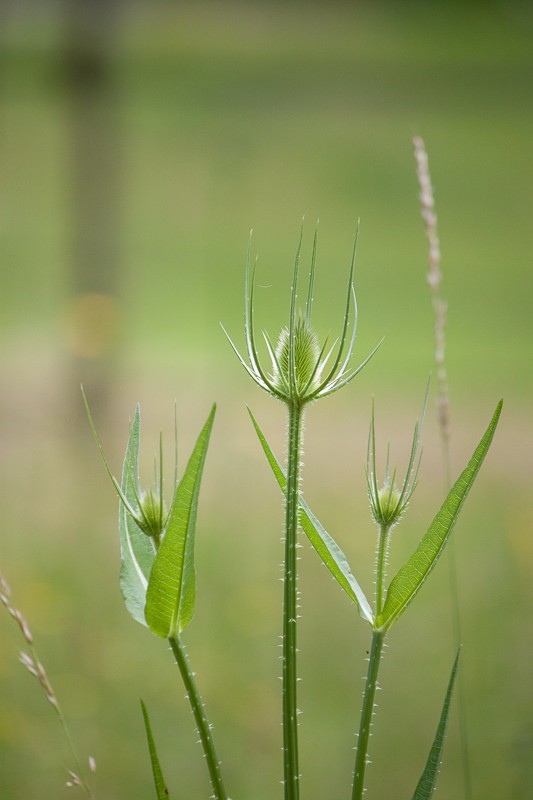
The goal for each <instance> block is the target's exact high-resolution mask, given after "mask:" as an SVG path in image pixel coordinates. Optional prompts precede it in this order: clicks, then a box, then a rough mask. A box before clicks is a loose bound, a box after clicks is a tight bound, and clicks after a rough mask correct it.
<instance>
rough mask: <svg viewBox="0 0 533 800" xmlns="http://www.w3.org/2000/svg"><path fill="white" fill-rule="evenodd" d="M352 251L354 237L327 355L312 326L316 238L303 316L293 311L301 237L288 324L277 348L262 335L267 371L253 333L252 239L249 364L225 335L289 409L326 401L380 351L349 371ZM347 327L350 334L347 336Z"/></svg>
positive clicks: (248, 279)
mask: <svg viewBox="0 0 533 800" xmlns="http://www.w3.org/2000/svg"><path fill="white" fill-rule="evenodd" d="M356 245H357V235H356V237H355V243H354V248H353V254H352V261H351V266H350V274H349V280H348V291H347V297H346V305H345V310H344V320H343V324H342V330H341V334H340V336H339V337H338V339H337V340H336V341H335V342H334V344H333V346H332V347H331V348H330V349H329V350H328V351H326V346H327V340H326V341H325V342H324V344H323V345H322V346H320V343H319V339H318V336H317V334H316V332H315V331H314V329H313V327H312V325H311V311H312V306H313V288H314V280H315V266H316V246H317V235H316V233H315V237H314V242H313V255H312V260H311V269H310V273H309V283H308V289H307V300H306V303H305V311H303V310H302V309H299V308H297V304H296V300H297V290H298V273H299V269H300V253H301V247H302V236H300V242H299V244H298V249H297V252H296V259H295V263H294V271H293V279H292V288H291V301H290V310H289V324H288V325H287V326H285V327H284V328H282V330H281V332H280V334H279V336H278V341H277V344H276V346H275V347H274V346H273V344H272V341H271V339H270V337H269V335H268V334H267V333H264V334H263V336H264V339H265V343H266V347H267V350H268V353H269V356H270V359H271V362H272V364H271V367H270V368H269V369H265V368H264V367H263V365H262V364H261V361H260V359H259V355H258V351H257V345H256V339H255V331H254V288H255V266H254V267H253V268H252V267H251V265H250V261H251V259H250V253H251V234H250V241H249V245H248V255H247V260H246V283H245V309H244V330H245V336H246V351H247V356H248V358H247V359H245V358H243V356H241V354H240V353H239V351H238V349H237V347H236V346H235V345H234V344H233V341H232V340H231V338H230V337H229V336H228V334H227V333H226V331H225V330H224V332H225V333H226V336H228V339H229V341H230V344H231V346H232V347H233V349H234V351H235V353H236V354H237V357H238V358H239V361H240V362H241V364H242V365H243V367H244V368H245V370H246V371H247V373H248V374H249V375H250V377H251V378H252V379H253V380H254V381H255V382H256V383H257V385H258V386H260V387H261V388H262V389H264V390H265V391H267V392H269V393H270V394H272V395H274V397H277V398H278V399H279V400H282V401H283V402H284V403H286V404H288V405H292V404H299V405H302V406H303V405H304V404H306V403H309V402H310V401H312V400H317V399H319V398H321V397H327V395H329V394H332V393H333V392H336V391H337V390H338V389H340V388H341V387H342V386H345V385H346V384H347V383H349V382H350V381H351V380H352V378H354V377H355V376H356V375H357V374H358V373H359V372H360V371H361V370H362V369H363V367H364V366H365V365H366V364H367V363H368V361H369V360H370V359H371V358H372V356H373V355H374V353H375V352H376V350H377V349H378V347H379V344H378V345H377V347H375V348H374V350H373V351H372V352H371V353H370V355H369V356H367V358H365V360H364V361H363V362H362V363H361V364H359V366H358V367H355V368H353V367H351V366H350V361H351V358H352V354H353V349H354V345H355V334H356V330H357V303H356V299H355V290H354V286H353V275H354V268H355V253H356ZM350 326H351V332H349V328H350Z"/></svg>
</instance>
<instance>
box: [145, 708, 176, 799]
mask: <svg viewBox="0 0 533 800" xmlns="http://www.w3.org/2000/svg"><path fill="white" fill-rule="evenodd" d="M141 708H142V712H143V719H144V727H145V730H146V738H147V740H148V750H149V752H150V761H151V762H152V772H153V774H154V785H155V793H156V795H157V800H167V798H169V797H170V794H169V791H168V789H167V786H166V783H165V779H164V777H163V771H162V770H161V765H160V763H159V757H158V755H157V750H156V747H155V742H154V737H153V736H152V728H151V726H150V719H149V717H148V711H147V710H146V706H145V705H144V703H143V701H142V700H141Z"/></svg>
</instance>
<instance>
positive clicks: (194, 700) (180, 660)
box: [168, 636, 230, 800]
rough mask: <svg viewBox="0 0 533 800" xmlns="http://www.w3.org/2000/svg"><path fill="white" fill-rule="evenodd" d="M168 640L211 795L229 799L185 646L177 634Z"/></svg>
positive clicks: (216, 797)
mask: <svg viewBox="0 0 533 800" xmlns="http://www.w3.org/2000/svg"><path fill="white" fill-rule="evenodd" d="M168 641H169V643H170V647H171V648H172V652H173V653H174V657H175V659H176V664H177V665H178V669H179V671H180V673H181V677H182V680H183V683H184V685H185V690H186V692H187V697H188V699H189V703H190V704H191V710H192V713H193V715H194V720H195V722H196V727H197V729H198V734H199V736H200V741H201V743H202V748H203V751H204V755H205V760H206V762H207V768H208V770H209V777H210V779H211V786H212V789H213V797H214V798H215V800H230V798H228V795H227V792H226V789H225V787H224V782H223V780H222V773H221V770H220V761H219V760H218V756H217V753H216V750H215V743H214V741H213V736H212V733H211V726H210V724H209V721H208V719H207V715H206V712H205V706H204V704H203V701H202V698H201V696H200V692H199V691H198V687H197V685H196V681H195V679H194V673H193V672H192V670H191V667H190V664H189V660H188V658H187V653H186V652H185V647H184V646H183V643H182V641H181V639H180V637H179V636H175V637H174V636H171V637H170V638H169V640H168Z"/></svg>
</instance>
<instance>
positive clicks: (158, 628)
mask: <svg viewBox="0 0 533 800" xmlns="http://www.w3.org/2000/svg"><path fill="white" fill-rule="evenodd" d="M82 391H83V390H82ZM83 400H84V404H85V410H86V413H87V417H88V419H89V424H90V426H91V429H92V432H93V436H94V438H95V441H96V444H97V447H98V450H99V452H100V455H101V458H102V460H103V463H104V466H105V469H106V471H107V473H108V475H109V477H110V479H111V481H112V483H113V486H114V488H115V491H116V493H117V495H118V498H119V526H118V527H119V538H120V560H121V566H120V579H119V583H120V588H121V591H122V595H123V598H124V603H125V605H126V608H127V610H128V611H129V613H130V615H131V616H132V618H133V619H134V620H135V621H136V622H138V623H140V624H141V625H143V626H145V627H146V628H148V629H149V630H150V631H151V632H152V633H154V634H156V635H157V636H159V637H161V638H163V639H167V640H168V643H169V645H170V649H171V651H172V653H173V656H174V659H175V662H176V665H177V667H178V669H179V672H180V674H181V678H182V681H183V685H184V687H185V690H186V696H187V698H188V700H189V703H190V706H191V711H192V713H193V716H194V720H195V724H196V728H197V732H198V736H199V741H200V744H201V746H202V749H203V753H204V756H205V761H206V765H207V769H208V773H209V779H210V783H211V790H212V797H213V798H214V800H231V799H230V797H229V795H228V793H227V791H226V787H225V784H224V780H223V777H222V769H221V764H220V761H219V758H218V755H217V751H216V748H215V742H214V737H213V730H212V727H213V726H212V724H211V723H210V722H209V720H208V718H207V713H206V710H205V705H204V702H203V700H202V697H201V694H200V691H199V688H198V685H197V681H196V677H195V673H194V672H193V670H192V668H191V666H190V662H189V658H188V655H187V652H186V649H185V646H184V643H183V636H182V634H183V631H184V630H185V628H186V627H187V626H188V625H189V623H190V622H191V620H192V618H193V615H194V609H195V601H196V572H195V563H194V544H195V534H196V517H197V509H198V497H199V492H200V484H201V480H202V474H203V469H204V464H205V459H206V454H207V448H208V444H209V439H210V436H211V430H212V427H213V422H214V418H215V411H216V406H215V405H213V406H212V408H211V411H210V413H209V415H208V417H207V420H206V422H205V424H204V426H203V428H202V430H201V432H200V434H199V436H198V439H197V440H196V443H195V445H194V448H193V451H192V453H191V456H190V458H189V460H188V462H187V465H186V467H185V470H184V472H183V475H182V476H181V478H180V479H178V459H177V434H176V435H175V468H174V479H173V485H172V491H171V496H170V501H169V503H168V505H167V503H166V502H165V499H164V496H163V490H164V474H163V472H164V471H163V464H164V460H163V444H162V439H161V437H160V441H159V464H158V465H156V469H155V477H154V481H153V483H152V485H150V486H148V488H146V489H143V488H142V487H141V484H140V478H139V450H140V433H141V412H140V408H139V406H137V408H136V410H135V415H134V417H133V421H132V422H131V425H130V433H129V439H128V444H127V448H126V454H125V457H124V464H123V468H122V479H121V481H120V482H119V481H118V480H117V479H116V478H115V476H114V475H113V473H112V471H111V468H110V466H109V463H108V461H107V458H106V456H105V454H104V450H103V448H102V445H101V443H100V440H99V438H98V434H97V432H96V427H95V425H94V422H93V419H92V416H91V412H90V409H89V405H88V402H87V399H86V397H85V394H83ZM176 428H177V426H175V429H176ZM141 709H142V716H143V720H144V726H145V732H146V737H147V742H148V749H149V755H150V761H151V766H152V773H153V779H154V786H155V790H156V796H157V799H158V800H167V798H169V797H170V791H169V789H168V786H167V783H166V781H165V778H164V775H163V769H162V766H161V763H160V759H159V756H158V753H157V748H156V744H155V737H154V734H153V730H152V726H151V723H150V718H149V715H148V710H147V708H146V705H145V704H144V702H143V701H142V700H141Z"/></svg>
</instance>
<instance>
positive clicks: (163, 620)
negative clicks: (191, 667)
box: [145, 406, 216, 637]
mask: <svg viewBox="0 0 533 800" xmlns="http://www.w3.org/2000/svg"><path fill="white" fill-rule="evenodd" d="M215 410H216V407H215V406H213V407H212V409H211V412H210V414H209V417H208V418H207V422H206V423H205V425H204V427H203V429H202V431H201V433H200V436H199V437H198V439H197V441H196V444H195V446H194V450H193V452H192V455H191V457H190V459H189V462H188V464H187V467H186V469H185V473H184V475H183V477H182V479H181V481H180V483H179V485H178V488H177V490H176V492H175V495H174V499H173V502H172V507H171V509H170V513H169V517H168V522H167V524H166V527H165V533H164V537H163V540H162V542H161V544H160V546H159V550H158V551H157V555H156V558H155V561H154V564H153V567H152V572H151V575H150V580H149V583H148V589H147V592H146V607H145V617H146V622H147V623H148V627H149V628H150V630H151V631H153V633H156V634H157V635H158V636H163V637H168V636H175V635H176V634H178V633H180V632H181V631H182V630H183V629H184V628H185V627H186V626H187V625H188V623H189V622H190V621H191V619H192V616H193V614H194V603H195V596H196V578H195V571H194V535H195V527H196V512H197V508H198V495H199V492H200V482H201V479H202V472H203V468H204V463H205V456H206V452H207V446H208V444H209V436H210V434H211V428H212V427H213V420H214V417H215Z"/></svg>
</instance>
